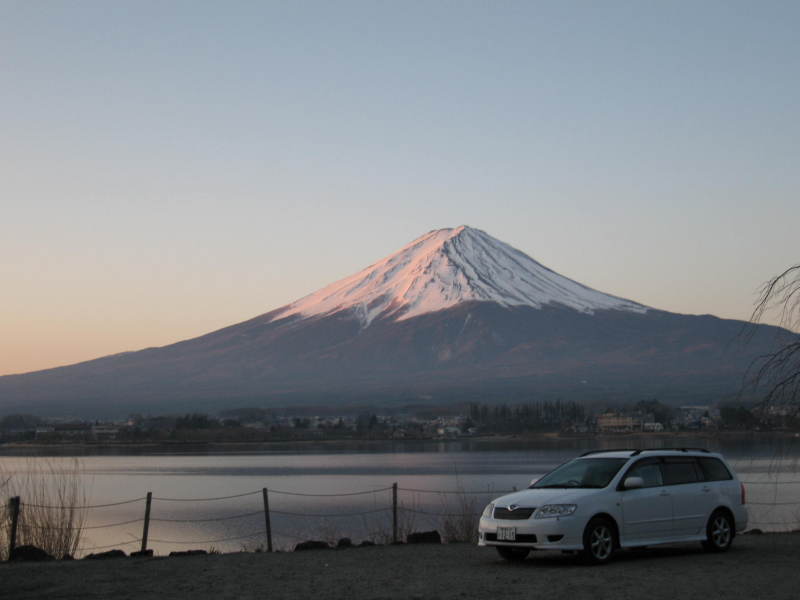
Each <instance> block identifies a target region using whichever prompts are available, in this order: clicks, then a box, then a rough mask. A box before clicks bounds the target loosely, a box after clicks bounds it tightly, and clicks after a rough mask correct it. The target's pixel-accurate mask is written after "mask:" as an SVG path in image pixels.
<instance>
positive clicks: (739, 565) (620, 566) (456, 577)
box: [0, 534, 800, 600]
mask: <svg viewBox="0 0 800 600" xmlns="http://www.w3.org/2000/svg"><path fill="white" fill-rule="evenodd" d="M0 598H3V600H5V599H6V598H8V599H13V600H24V599H28V598H30V599H34V598H35V599H37V600H38V599H47V600H57V599H61V598H76V599H78V598H80V599H82V600H83V599H91V598H98V599H100V598H102V599H104V600H108V599H110V600H118V599H119V600H121V599H125V598H156V599H157V600H170V599H180V600H200V599H204V598H209V599H211V598H213V599H214V600H220V599H226V598H236V599H239V598H241V599H249V598H254V599H255V598H258V599H264V598H268V599H270V600H273V599H281V598H291V599H293V600H304V599H330V598H347V599H353V600H362V599H363V600H383V599H394V598H403V599H412V600H414V599H420V600H421V599H425V600H434V599H445V598H458V599H469V598H487V599H488V598H547V599H548V600H550V599H560V598H564V599H570V600H577V599H581V598H592V599H593V600H595V599H605V598H607V599H614V600H624V599H628V598H630V599H634V598H635V599H639V598H646V599H648V600H662V599H663V600H667V599H669V600H673V599H680V600H687V599H692V598H697V599H702V600H710V599H713V598H724V599H725V600H736V599H747V600H755V599H760V598H769V599H770V600H782V599H784V598H785V599H789V598H791V599H795V598H800V534H783V535H780V534H775V535H746V536H740V537H738V538H736V540H735V542H734V545H733V548H732V549H731V550H730V551H729V552H727V553H725V554H707V553H704V552H702V551H701V550H700V548H699V545H694V544H689V545H675V546H667V547H660V548H654V549H648V550H641V551H636V552H630V551H625V552H620V553H619V554H618V555H617V557H616V559H615V560H614V562H612V563H611V564H609V565H606V566H602V567H590V566H583V565H581V564H579V563H577V562H576V560H575V559H574V558H573V557H571V556H569V555H562V554H560V553H559V554H555V553H545V552H535V553H532V554H531V557H530V558H529V559H528V560H526V561H525V562H523V563H519V564H510V563H506V562H504V561H503V560H502V559H500V558H499V557H498V556H497V554H496V552H495V551H494V549H491V548H478V547H476V546H472V545H467V544H454V545H445V546H420V545H415V546H383V547H382V546H378V547H373V548H351V549H346V550H314V551H307V552H297V553H276V554H244V553H242V554H227V555H209V556H189V557H174V558H151V559H129V558H125V559H114V560H105V561H74V562H51V563H27V564H26V563H18V564H7V563H5V564H0Z"/></svg>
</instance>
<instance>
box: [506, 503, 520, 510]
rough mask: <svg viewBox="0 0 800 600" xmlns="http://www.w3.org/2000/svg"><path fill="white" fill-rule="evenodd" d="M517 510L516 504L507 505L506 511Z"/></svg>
mask: <svg viewBox="0 0 800 600" xmlns="http://www.w3.org/2000/svg"><path fill="white" fill-rule="evenodd" d="M518 508H519V506H518V505H517V504H509V505H508V510H517V509H518Z"/></svg>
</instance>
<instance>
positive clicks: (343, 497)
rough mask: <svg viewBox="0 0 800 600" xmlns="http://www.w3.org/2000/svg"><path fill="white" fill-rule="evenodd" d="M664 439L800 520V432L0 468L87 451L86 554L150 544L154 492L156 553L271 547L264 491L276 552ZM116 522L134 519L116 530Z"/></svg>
mask: <svg viewBox="0 0 800 600" xmlns="http://www.w3.org/2000/svg"><path fill="white" fill-rule="evenodd" d="M676 442H677V443H676ZM654 444H658V445H659V446H662V445H667V446H674V445H680V446H698V447H709V448H711V449H713V450H720V451H722V452H723V453H724V454H725V456H726V457H727V458H728V459H729V460H730V462H731V463H732V464H733V466H734V468H735V469H736V470H737V471H738V473H739V475H740V478H741V479H743V480H744V481H745V482H747V493H748V506H749V511H750V519H751V523H752V526H753V527H758V528H760V529H763V530H765V531H781V530H789V529H793V528H797V527H798V526H800V525H799V524H798V522H800V469H798V460H800V439H797V438H781V439H775V438H770V439H767V440H765V439H762V438H758V437H750V438H744V439H730V440H708V439H691V438H681V439H679V440H674V439H673V440H669V439H665V438H645V439H641V440H631V439H630V438H625V439H624V440H612V441H607V440H605V441H603V442H602V444H600V443H599V442H598V441H597V440H569V439H567V440H562V439H558V440H552V441H550V442H547V443H544V442H543V441H542V440H537V441H536V442H523V441H513V440H512V441H509V440H503V441H493V440H467V441H442V442H395V443H391V442H385V443H384V442H375V443H330V444H324V443H319V444H308V445H291V444H285V445H279V444H276V445H271V446H264V447H250V448H248V449H247V450H226V451H219V450H215V451H213V452H212V451H209V450H207V449H203V448H194V449H192V448H187V447H181V449H180V451H175V449H174V448H172V449H164V448H157V447H153V448H139V449H131V448H124V449H123V448H93V449H90V450H87V449H85V448H81V449H77V450H76V449H74V448H73V449H63V448H62V449H47V450H46V451H44V450H41V449H39V450H37V451H36V454H37V455H36V456H16V455H13V454H12V452H14V450H12V449H5V450H4V453H2V454H0V472H5V473H6V474H14V473H16V474H18V475H22V474H25V473H29V472H32V471H35V470H37V469H39V468H41V467H42V466H43V465H44V464H45V463H46V462H47V461H52V460H57V461H63V460H69V459H66V458H65V457H67V456H79V460H80V462H81V465H82V470H83V475H82V481H83V483H84V485H85V490H86V496H87V504H89V505H92V506H96V505H108V504H112V505H111V506H98V507H97V508H92V509H90V510H88V511H87V513H86V523H85V524H86V526H87V529H86V530H85V531H84V536H83V538H82V542H81V547H82V548H83V549H84V552H83V553H86V552H90V551H92V549H97V550H98V551H101V550H103V549H104V548H105V547H106V546H111V547H119V548H123V549H125V550H126V551H131V550H137V549H138V547H139V545H140V544H139V542H138V541H137V540H139V539H140V538H141V537H142V517H143V515H144V511H145V501H144V497H145V496H146V494H147V492H152V495H153V500H152V505H151V523H150V530H149V541H150V543H149V544H148V547H150V548H154V549H155V550H156V553H157V554H164V553H167V552H169V551H171V550H186V549H190V548H205V549H209V548H211V547H213V548H215V549H217V550H220V551H226V552H227V551H234V550H240V549H250V550H252V549H255V548H257V547H259V546H265V545H266V543H265V519H264V499H263V494H262V488H267V489H268V490H269V492H268V499H269V506H270V519H271V527H272V531H273V538H274V543H275V546H276V548H281V549H289V548H291V547H292V546H293V545H294V543H296V541H299V540H303V539H325V540H328V541H335V540H336V539H338V538H340V537H345V536H347V537H350V538H352V539H353V541H354V542H358V541H360V540H362V539H368V538H369V539H376V540H379V541H380V540H383V541H385V540H387V539H388V538H389V536H390V535H391V527H392V526H391V515H392V493H393V492H392V489H391V486H392V484H394V483H397V485H398V507H399V511H398V512H399V515H398V522H399V525H400V530H401V533H403V532H405V531H408V530H428V529H433V528H438V529H441V528H442V526H443V520H444V519H447V518H448V517H447V515H451V517H449V518H450V520H451V521H453V522H457V521H459V520H460V519H459V517H458V516H457V515H461V514H465V513H477V512H479V511H480V510H481V509H482V508H483V506H484V505H485V504H486V503H487V502H489V501H490V500H491V499H492V498H493V497H496V496H498V495H500V494H501V492H503V491H510V490H512V489H520V488H523V487H526V486H527V485H528V484H529V483H530V481H531V479H534V478H537V477H539V476H541V475H543V474H544V473H546V472H547V471H549V470H551V469H552V468H554V467H555V466H557V465H558V464H560V463H562V462H564V461H565V460H568V459H570V458H572V457H574V456H576V455H577V454H579V453H580V452H581V451H583V449H584V448H589V447H595V446H598V445H601V446H603V447H612V446H620V445H627V446H631V445H634V446H637V447H645V446H647V445H649V446H653V445H654ZM16 452H19V451H18V450H17V451H16ZM27 452H30V450H28V451H27ZM48 455H49V456H48ZM54 455H58V456H55V457H54ZM128 500H132V501H131V502H129V503H126V504H116V503H118V502H125V501H128ZM22 501H23V503H24V502H25V498H24V497H23V498H22ZM452 515H456V516H452ZM130 521H132V522H130ZM114 523H121V524H120V525H114V526H112V527H103V526H104V525H107V524H114Z"/></svg>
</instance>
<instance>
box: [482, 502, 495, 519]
mask: <svg viewBox="0 0 800 600" xmlns="http://www.w3.org/2000/svg"><path fill="white" fill-rule="evenodd" d="M492 511H494V502H492V503H491V504H487V505H486V508H484V509H483V515H481V516H484V517H491V516H492Z"/></svg>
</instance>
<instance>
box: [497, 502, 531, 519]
mask: <svg viewBox="0 0 800 600" xmlns="http://www.w3.org/2000/svg"><path fill="white" fill-rule="evenodd" d="M535 510H536V509H535V508H524V507H519V508H515V509H514V510H510V509H508V508H505V507H503V506H495V507H494V518H495V519H506V520H509V521H522V520H524V519H530V518H531V515H532V514H533V511H535Z"/></svg>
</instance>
